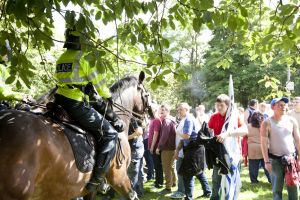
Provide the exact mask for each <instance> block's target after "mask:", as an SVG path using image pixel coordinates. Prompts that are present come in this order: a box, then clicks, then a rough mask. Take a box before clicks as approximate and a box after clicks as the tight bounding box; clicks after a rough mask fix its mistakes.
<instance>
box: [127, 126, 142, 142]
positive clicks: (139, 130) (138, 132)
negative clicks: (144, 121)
mask: <svg viewBox="0 0 300 200" xmlns="http://www.w3.org/2000/svg"><path fill="white" fill-rule="evenodd" d="M141 135H143V129H142V128H141V127H138V128H135V129H134V132H133V133H132V134H131V135H128V140H132V139H137V138H138V137H140V136H141Z"/></svg>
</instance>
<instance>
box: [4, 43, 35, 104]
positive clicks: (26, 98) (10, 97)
mask: <svg viewBox="0 0 300 200" xmlns="http://www.w3.org/2000/svg"><path fill="white" fill-rule="evenodd" d="M3 46H4V45H3ZM5 48H6V52H4V53H3V52H0V54H1V56H0V110H3V109H7V108H9V104H8V102H7V101H23V102H26V103H28V102H34V99H33V98H32V97H31V96H30V95H28V94H24V93H21V92H15V91H13V90H12V89H11V87H10V86H9V85H7V84H5V81H6V79H7V78H8V77H9V70H8V68H7V67H6V64H7V61H9V60H10V54H11V48H10V46H9V43H8V40H5ZM5 48H3V49H5Z"/></svg>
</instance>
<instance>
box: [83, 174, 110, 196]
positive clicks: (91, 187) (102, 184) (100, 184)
mask: <svg viewBox="0 0 300 200" xmlns="http://www.w3.org/2000/svg"><path fill="white" fill-rule="evenodd" d="M86 189H87V190H88V191H91V192H100V193H102V194H106V193H107V192H108V190H109V189H110V186H109V184H108V183H107V180H106V178H104V177H101V178H97V180H94V179H92V180H90V181H89V182H88V183H87V185H86Z"/></svg>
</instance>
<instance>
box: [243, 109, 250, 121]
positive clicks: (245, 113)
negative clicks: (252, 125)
mask: <svg viewBox="0 0 300 200" xmlns="http://www.w3.org/2000/svg"><path fill="white" fill-rule="evenodd" d="M249 116H250V112H249V110H248V109H246V110H245V112H244V122H245V124H248V118H249Z"/></svg>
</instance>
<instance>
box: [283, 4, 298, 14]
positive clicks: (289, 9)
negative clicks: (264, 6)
mask: <svg viewBox="0 0 300 200" xmlns="http://www.w3.org/2000/svg"><path fill="white" fill-rule="evenodd" d="M294 9H296V8H295V6H294V5H292V4H285V5H282V6H280V7H279V10H280V11H281V12H280V15H288V14H290V13H291V12H292V11H293V10H294Z"/></svg>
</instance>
